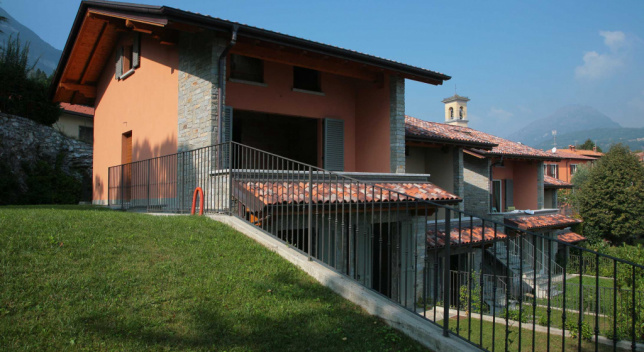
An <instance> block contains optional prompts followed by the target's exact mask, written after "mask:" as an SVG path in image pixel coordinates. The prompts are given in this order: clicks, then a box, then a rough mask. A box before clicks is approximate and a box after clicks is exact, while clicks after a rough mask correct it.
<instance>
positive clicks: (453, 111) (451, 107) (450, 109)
mask: <svg viewBox="0 0 644 352" xmlns="http://www.w3.org/2000/svg"><path fill="white" fill-rule="evenodd" d="M468 101H470V99H468V98H467V97H462V96H460V95H458V94H454V96H451V97H449V98H445V99H443V103H444V104H445V123H446V124H448V125H452V126H460V127H467V123H468V120H467V102H468Z"/></svg>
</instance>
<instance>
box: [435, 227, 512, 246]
mask: <svg viewBox="0 0 644 352" xmlns="http://www.w3.org/2000/svg"><path fill="white" fill-rule="evenodd" d="M505 237H506V235H505V234H504V233H503V232H501V231H499V230H498V229H497V230H496V237H495V235H494V227H491V226H485V230H484V229H483V227H481V226H474V227H473V228H471V229H470V227H467V228H462V229H461V230H460V232H459V229H458V228H454V229H452V231H451V232H450V244H451V245H453V246H454V245H464V244H470V243H472V244H477V243H482V242H489V241H493V240H494V239H495V238H496V239H501V238H505ZM427 246H428V247H436V246H438V247H443V246H445V231H440V230H439V231H438V235H436V234H435V232H434V230H429V231H427Z"/></svg>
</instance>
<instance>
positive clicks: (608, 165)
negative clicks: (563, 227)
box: [573, 144, 644, 243]
mask: <svg viewBox="0 0 644 352" xmlns="http://www.w3.org/2000/svg"><path fill="white" fill-rule="evenodd" d="M573 183H575V185H576V186H578V187H579V189H577V190H576V194H575V196H574V203H575V205H576V206H577V208H578V209H579V214H580V215H581V217H582V218H583V220H584V223H583V232H584V235H585V236H586V237H588V238H589V239H591V240H595V241H597V240H599V239H602V238H604V239H607V240H610V241H611V242H613V243H621V242H625V241H629V240H633V239H635V238H637V237H640V236H642V235H644V220H643V216H642V214H644V166H642V164H641V163H640V162H639V161H638V160H637V158H636V157H635V156H634V155H633V154H631V152H630V150H629V149H628V147H626V146H623V145H622V144H617V145H615V146H613V147H611V149H610V151H609V152H608V153H606V155H604V156H603V157H602V158H601V159H599V160H598V161H597V163H596V164H595V165H594V166H593V167H591V168H590V169H589V170H588V174H587V175H584V174H583V173H581V174H580V173H579V171H578V172H577V173H576V174H575V178H573Z"/></svg>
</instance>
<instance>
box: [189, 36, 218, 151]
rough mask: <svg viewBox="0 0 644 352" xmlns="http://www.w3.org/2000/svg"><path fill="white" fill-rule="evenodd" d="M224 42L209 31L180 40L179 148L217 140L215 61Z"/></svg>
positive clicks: (216, 67)
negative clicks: (208, 32)
mask: <svg viewBox="0 0 644 352" xmlns="http://www.w3.org/2000/svg"><path fill="white" fill-rule="evenodd" d="M226 44H227V43H226V41H225V39H223V38H217V37H215V36H213V35H211V34H200V35H195V34H182V36H181V38H180V40H179V88H178V90H179V92H178V94H179V109H178V110H179V111H178V129H177V130H178V137H177V145H178V149H179V150H178V151H180V152H181V151H186V150H191V149H196V148H202V147H206V146H210V145H213V144H216V143H218V141H217V138H218V130H217V127H218V121H219V111H218V101H219V99H220V98H223V97H220V96H219V87H218V82H219V74H220V72H219V66H218V61H219V55H220V54H221V52H222V51H223V50H224V48H225V47H226ZM221 74H225V72H222V73H221Z"/></svg>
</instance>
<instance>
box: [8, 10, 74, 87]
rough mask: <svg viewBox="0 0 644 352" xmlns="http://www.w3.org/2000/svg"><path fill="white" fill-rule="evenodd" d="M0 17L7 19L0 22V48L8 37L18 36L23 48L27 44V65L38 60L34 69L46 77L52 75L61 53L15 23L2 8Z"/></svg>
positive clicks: (18, 23)
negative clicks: (43, 73)
mask: <svg viewBox="0 0 644 352" xmlns="http://www.w3.org/2000/svg"><path fill="white" fill-rule="evenodd" d="M0 16H4V17H6V18H7V21H4V22H0V31H2V32H3V33H1V34H0V46H3V45H4V43H5V42H6V41H7V39H9V37H10V36H12V37H13V38H15V37H16V36H17V35H18V34H20V42H21V44H22V45H23V47H24V45H26V43H29V63H30V64H33V63H34V62H36V60H38V61H37V62H36V66H35V68H36V69H40V70H41V71H43V72H45V73H46V74H47V75H50V74H52V73H53V72H54V70H55V69H56V66H57V65H58V60H59V59H60V55H61V54H62V51H60V50H58V49H56V48H54V47H53V46H51V45H50V44H49V43H47V42H45V41H44V40H42V39H41V38H40V37H39V36H38V35H37V34H36V33H34V32H33V31H32V30H31V29H29V28H27V27H25V26H23V25H22V24H21V23H20V22H18V21H16V20H15V19H14V18H13V17H11V15H9V13H7V11H5V10H4V9H2V8H0Z"/></svg>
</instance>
